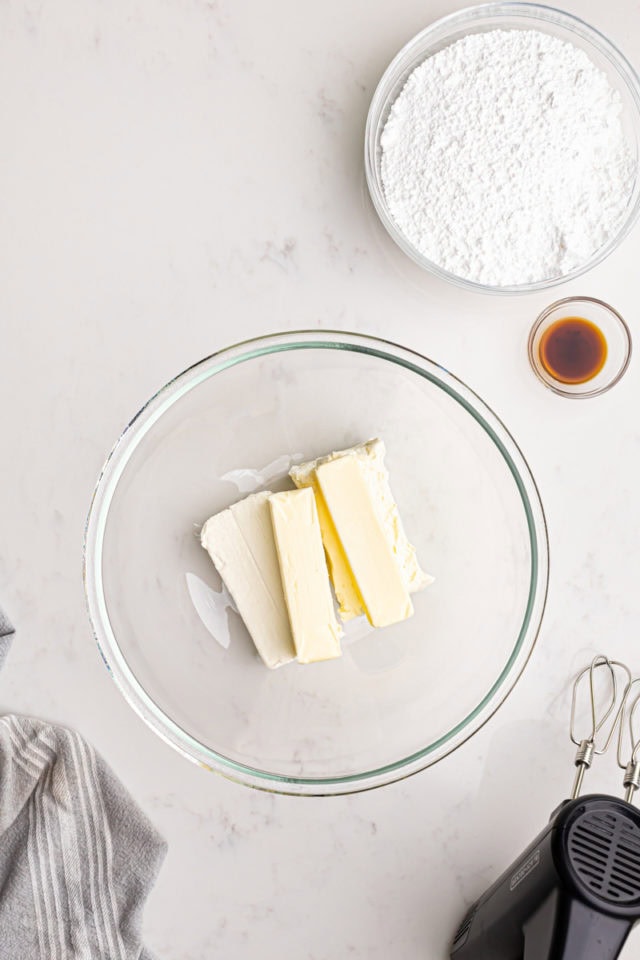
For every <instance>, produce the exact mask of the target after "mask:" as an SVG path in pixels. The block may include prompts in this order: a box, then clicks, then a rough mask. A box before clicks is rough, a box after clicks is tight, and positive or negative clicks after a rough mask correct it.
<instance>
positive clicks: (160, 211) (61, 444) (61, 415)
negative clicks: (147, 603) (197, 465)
mask: <svg viewBox="0 0 640 960" xmlns="http://www.w3.org/2000/svg"><path fill="white" fill-rule="evenodd" d="M456 6H457V5H456V4H455V3H453V2H450V0H431V2H429V3H426V4H425V3H424V2H423V0H422V2H419V0H406V2H404V3H402V4H389V3H388V2H380V0H369V2H367V3H363V2H352V3H347V4H345V3H340V2H338V0H326V2H325V3H322V4H316V5H301V4H300V3H296V2H293V0H274V2H273V3H271V4H269V5H265V4H264V3H260V2H257V0H242V2H238V0H236V2H232V0H211V2H205V0H157V2H152V0H111V2H109V3H105V2H97V0H88V2H86V0H83V2H80V0H62V2H59V3H57V4H54V3H46V2H44V0H13V2H12V0H5V2H3V3H2V4H1V5H0V71H1V75H2V80H3V83H2V89H3V96H2V97H1V98H0V129H1V130H2V136H3V147H2V151H1V152H0V191H1V194H2V201H1V208H2V216H1V217H0V252H1V261H2V282H0V330H1V332H2V374H1V376H0V411H1V415H0V421H1V423H2V480H1V484H2V486H1V494H2V495H1V498H0V530H1V541H0V598H1V600H2V603H3V604H4V605H5V606H6V608H7V611H8V612H9V613H10V615H11V617H12V618H13V619H14V621H15V622H16V624H17V626H18V629H19V635H18V638H17V639H16V641H15V644H14V647H13V650H12V654H11V657H10V660H9V663H8V665H7V667H6V669H5V671H4V673H3V675H2V676H1V677H0V709H1V710H13V711H21V712H26V713H33V714H36V715H38V716H42V717H45V718H50V719H52V720H56V721H61V722H65V723H68V724H71V725H74V726H76V727H77V728H78V729H79V730H81V731H82V732H83V733H84V734H85V735H86V736H87V737H88V738H89V739H90V740H92V742H93V743H94V744H95V745H96V747H97V748H98V749H99V750H100V751H101V752H102V753H103V754H104V756H105V757H106V759H107V760H108V761H109V762H110V763H111V764H112V766H113V767H114V768H115V770H116V771H117V772H118V774H119V775H120V776H121V778H122V779H123V781H124V782H125V783H126V784H127V785H128V787H129V788H130V790H131V791H132V793H133V795H134V796H135V797H136V799H137V800H138V802H139V803H140V804H141V805H142V807H143V808H144V809H145V810H146V811H147V812H148V814H149V816H150V817H151V818H152V819H153V821H154V822H155V823H156V824H157V826H158V827H159V828H160V830H161V831H162V832H163V833H164V834H165V836H166V837H167V839H168V841H169V853H168V856H167V860H166V862H165V865H164V868H163V870H162V873H161V876H160V879H159V882H158V884H157V886H156V888H155V890H154V891H153V894H152V896H151V898H150V900H149V904H148V909H147V913H146V923H145V927H146V931H147V939H148V943H149V945H150V946H151V947H152V948H154V949H155V950H156V951H157V952H158V954H159V956H160V957H180V958H181V960H204V958H207V960H208V958H211V957H218V956H219V957H225V958H230V957H232V958H234V960H249V958H254V957H257V956H260V957H265V958H276V957H283V956H284V957H299V958H305V960H329V958H331V960H342V958H351V957H353V958H367V960H377V958H385V960H386V958H388V957H393V960H418V958H425V957H426V958H429V960H443V958H444V957H445V956H446V945H447V943H448V941H449V938H450V936H451V934H452V931H453V930H454V928H455V926H456V924H457V923H458V921H459V919H460V917H461V914H462V912H463V910H464V908H465V905H466V903H467V902H469V901H470V900H471V899H472V898H474V897H475V896H477V895H478V894H479V893H481V892H482V891H483V889H484V887H485V886H486V884H487V883H488V882H489V881H490V880H491V879H492V878H493V877H494V876H495V875H496V872H497V871H498V870H499V869H501V868H502V867H504V866H506V865H507V863H509V862H510V861H511V859H512V858H513V857H514V856H515V855H516V854H517V853H518V852H519V851H520V849H521V848H522V847H523V845H524V844H525V843H526V842H527V841H528V840H529V839H530V837H531V836H532V834H533V831H535V830H537V829H538V828H539V827H540V826H541V825H542V824H543V822H544V821H545V819H546V817H547V816H548V813H549V812H550V810H551V809H552V808H553V807H554V806H555V805H556V803H557V802H558V801H559V800H560V799H561V798H562V797H563V796H564V795H565V794H566V792H567V787H568V784H569V782H570V779H571V776H572V756H573V755H572V749H571V747H570V745H569V743H568V740H567V734H566V726H567V714H568V696H567V680H568V677H569V675H570V673H572V672H573V671H574V670H575V669H576V668H577V666H578V665H581V664H582V663H583V662H584V661H585V660H586V658H587V656H588V651H593V650H596V649H604V650H606V651H608V652H611V654H615V655H617V656H621V657H627V658H629V659H630V660H631V661H632V662H633V664H634V666H635V669H636V670H640V652H639V648H638V642H637V635H638V623H639V619H640V590H638V575H639V573H640V565H639V563H638V541H639V537H638V534H639V526H640V498H638V496H637V490H638V481H637V473H638V469H639V468H640V425H639V422H638V414H637V410H638V409H639V408H640V373H639V371H638V364H637V361H636V362H632V365H631V368H630V371H629V372H628V374H627V376H626V378H625V379H624V380H623V382H622V383H621V384H620V385H619V386H618V387H616V389H615V390H613V391H612V392H611V394H610V395H608V396H606V397H604V398H602V399H599V400H592V401H584V402H575V403H574V402H568V401H564V400H561V399H558V398H555V397H553V396H552V395H551V394H549V393H547V392H545V390H544V389H543V388H542V387H541V386H540V385H539V384H538V382H537V381H536V380H535V379H534V377H533V375H532V374H531V373H530V372H529V370H528V367H527V362H526V356H525V345H526V336H527V332H528V328H529V326H530V324H531V322H532V320H533V318H534V317H535V315H536V313H537V312H538V311H539V309H540V308H541V307H542V306H543V305H545V304H546V303H547V302H548V301H549V299H550V297H549V296H548V295H544V294H543V295H535V296H529V297H526V298H522V299H515V298H506V299H499V300H496V299H491V298H485V297H481V296H477V295H472V294H469V293H465V292H462V291H459V290H456V289H453V288H450V287H449V286H447V285H445V284H443V283H441V282H438V281H436V280H435V279H431V278H429V277H428V276H425V275H423V274H422V273H421V272H420V271H419V270H418V268H417V267H414V266H413V265H412V264H411V263H410V262H408V261H407V260H406V259H405V258H404V257H403V256H402V254H401V253H400V252H399V251H398V250H397V249H395V248H394V246H393V245H392V243H391V241H390V240H389V239H388V238H387V237H386V235H385V234H384V232H383V230H382V228H381V227H380V226H379V224H378V223H377V221H376V218H375V216H374V214H373V212H372V209H371V206H370V203H369V201H368V198H367V195H366V189H365V184H364V177H363V170H362V160H361V154H362V135H363V128H364V121H365V115H366V109H367V105H368V101H369V98H370V96H371V94H372V92H373V89H374V86H375V83H376V81H377V79H378V77H379V75H380V74H381V72H382V70H383V69H384V67H385V66H386V64H387V62H388V61H389V59H390V58H391V57H392V56H393V54H394V53H395V52H396V50H397V49H398V48H399V46H400V45H401V44H402V43H403V42H404V41H405V40H406V39H407V38H409V37H410V36H411V35H412V34H413V33H414V32H416V31H417V30H418V29H419V28H421V27H423V26H424V25H426V24H427V23H428V22H429V21H431V20H432V19H434V18H436V17H437V16H440V15H442V14H444V13H447V12H449V11H451V10H453V9H455V8H456ZM567 7H568V8H569V9H570V10H571V11H573V12H576V13H578V14H581V15H583V16H584V17H585V18H586V19H588V20H589V21H590V22H592V23H593V24H594V25H595V26H597V27H599V28H600V29H602V30H604V31H605V32H606V33H607V34H609V36H610V37H611V38H612V39H613V40H614V42H617V43H618V44H619V45H620V46H621V47H622V48H623V50H624V51H625V52H626V53H627V55H628V56H629V57H630V58H631V59H632V60H633V61H634V62H635V63H636V64H639V63H640V28H639V27H638V21H637V9H636V5H635V4H631V3H629V2H628V0H609V2H608V3H607V4H606V5H604V6H603V5H602V4H601V3H599V2H598V0H568V2H567ZM637 245H638V231H637V230H636V231H635V233H634V234H632V236H631V237H630V238H629V239H627V240H626V242H625V243H624V245H623V246H622V247H621V249H620V250H619V251H618V252H617V253H616V254H615V255H614V256H613V257H611V258H610V259H609V261H608V262H606V263H605V264H603V265H601V266H600V267H599V268H597V269H596V270H594V271H593V272H592V273H591V274H589V275H588V276H587V277H585V278H584V279H582V280H580V281H578V282H576V283H574V284H571V285H569V286H567V287H566V288H563V290H562V293H563V294H565V293H566V294H569V293H573V292H575V293H586V294H590V295H594V296H599V297H602V298H604V299H608V300H610V301H611V302H612V303H613V304H615V305H616V306H617V307H618V308H619V309H620V310H621V311H622V313H623V314H624V315H625V316H626V317H627V319H628V321H629V323H630V325H631V327H632V330H633V332H634V334H637V331H638V321H637V315H638V311H637V304H638V294H639V293H640V281H639V280H638V264H637ZM300 326H337V327H339V328H342V329H353V330H358V331H362V332H368V333H372V334H382V335H384V336H386V337H389V338H391V339H395V340H397V341H399V342H401V343H404V344H407V345H409V346H412V347H414V348H417V349H419V350H421V351H422V352H424V353H426V354H427V355H429V356H431V357H432V358H434V359H436V360H438V361H440V362H441V363H443V364H445V365H447V366H448V367H449V368H450V369H452V370H453V371H454V372H455V373H457V374H458V375H459V376H461V377H462V378H463V379H465V380H466V381H467V382H468V383H469V384H470V385H471V386H473V387H474V388H475V389H476V390H477V391H478V392H479V393H480V394H481V395H482V396H483V397H484V398H485V399H486V400H487V401H488V403H489V404H490V405H491V406H493V408H494V409H495V410H496V411H497V412H498V413H499V414H500V415H501V416H502V417H503V418H504V419H505V421H506V422H507V424H508V426H509V427H510V429H511V430H512V432H513V433H514V435H515V437H516V438H517V440H518V441H519V443H520V444H521V446H522V448H523V450H524V452H525V455H526V456H527V457H528V459H529V462H530V464H531V466H532V469H533V471H534V474H535V476H536V478H537V480H538V482H539V485H540V489H541V492H542V497H543V500H544V503H545V506H546V510H547V514H548V521H549V529H550V537H551V549H552V577H551V590H550V596H549V605H548V609H547V614H546V618H545V621H544V625H543V629H542V632H541V636H540V639H539V643H538V646H537V648H536V650H535V653H534V656H533V658H532V660H531V662H530V664H529V666H528V668H527V670H526V672H525V675H524V677H523V678H522V680H521V682H520V684H519V685H518V687H517V689H516V692H515V693H514V694H513V695H512V696H511V697H510V699H509V700H508V702H507V703H506V705H505V706H504V707H503V708H502V709H501V710H500V711H499V713H498V715H497V716H496V717H495V718H494V719H493V720H492V721H491V722H490V723H489V724H488V725H487V726H486V727H485V728H484V729H483V730H482V731H481V732H480V733H479V734H478V735H477V736H476V737H474V738H473V739H472V740H471V741H470V742H469V743H468V744H467V745H466V746H464V747H463V748H461V749H460V750H459V751H458V752H457V753H456V754H454V755H453V756H452V757H450V758H448V759H447V760H445V761H444V762H442V763H440V764H438V765H437V766H436V767H434V768H432V769H430V770H427V771H425V772H424V773H422V774H419V775H418V776H416V777H414V778H413V779H412V780H409V781H406V782H403V783H400V784H397V785H394V786H390V787H387V788H384V789H382V790H379V791H374V792H372V793H368V794H363V795H360V796H352V797H349V798H337V799H331V800H325V801H322V800H297V799H292V798H279V797H274V796H270V795H267V794H262V793H253V792H250V791H248V790H245V789H244V788H242V787H239V786H236V785H234V784H231V783H228V782H226V781H224V780H222V779H220V778H218V777H215V776H213V775H208V774H207V773H205V772H204V771H202V770H200V769H198V768H196V767H194V766H192V765H190V764H189V763H187V762H186V761H185V760H183V759H182V758H181V757H179V756H178V755H177V754H175V753H174V752H173V751H172V750H171V749H170V748H169V747H167V746H165V745H164V744H163V743H162V742H160V741H159V740H158V739H156V737H155V736H154V735H153V734H152V733H151V732H150V731H149V730H147V728H146V727H145V726H144V725H143V724H142V722H141V721H140V720H138V718H137V717H136V716H135V715H134V714H133V713H132V712H131V711H130V709H129V708H128V707H127V705H126V704H125V703H124V701H123V700H122V698H121V697H120V695H119V693H118V692H117V690H116V688H115V686H114V685H113V684H112V682H111V680H110V679H109V676H108V674H107V672H106V670H105V669H104V667H103V665H102V663H101V661H100V658H99V656H98V653H97V650H96V647H95V644H94V642H93V638H92V634H91V629H90V627H89V624H88V621H87V617H86V613H85V607H84V597H83V586H82V577H81V548H82V537H83V526H84V520H85V515H86V512H87V508H88V504H89V499H90V496H91V492H92V488H93V484H94V481H95V479H96V476H97V474H98V471H99V469H100V466H101V463H102V461H103V458H104V456H105V454H106V452H107V451H108V450H109V448H110V447H111V445H112V443H113V441H114V440H115V438H116V437H117V435H118V434H119V432H120V430H121V428H122V427H123V425H124V424H125V423H126V421H127V419H128V418H129V416H130V415H131V414H132V413H133V412H134V411H135V410H136V409H137V408H138V407H139V406H140V405H141V403H142V402H143V401H144V400H145V399H147V397H148V396H149V395H150V394H151V393H152V392H153V391H154V390H155V389H156V388H157V387H158V386H159V385H161V384H162V383H164V382H165V381H166V380H167V379H168V378H169V377H171V376H172V375H173V374H174V373H176V372H177V371H179V370H181V369H182V368H184V367H186V366H187V365H189V364H190V363H192V362H193V361H195V360H197V359H199V358H200V357H202V356H204V355H206V354H208V353H211V352H212V351H213V350H215V349H217V348H219V347H222V346H224V345H226V344H228V343H230V342H233V341H236V340H238V339H241V338H244V337H248V336H251V335H256V334H260V333H266V332H271V331H273V330H277V329H289V328H295V327H300ZM618 783H619V780H618V773H617V771H616V770H615V769H614V767H613V765H612V763H609V761H608V759H607V760H606V761H605V762H604V763H603V765H602V767H601V770H600V772H597V771H594V774H593V776H592V778H591V779H590V787H592V788H596V787H602V788H604V789H607V788H609V789H612V790H614V791H616V792H617V791H618ZM498 824H499V826H498ZM634 944H635V951H636V952H637V950H638V945H639V944H640V937H635V938H634V939H633V940H631V941H629V945H628V947H627V949H626V951H625V953H624V956H625V957H626V958H630V957H632V956H633V955H634Z"/></svg>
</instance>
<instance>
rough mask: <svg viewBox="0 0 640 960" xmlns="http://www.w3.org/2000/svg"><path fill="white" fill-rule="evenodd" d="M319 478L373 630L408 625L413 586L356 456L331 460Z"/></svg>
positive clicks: (317, 471) (323, 467) (321, 466)
mask: <svg viewBox="0 0 640 960" xmlns="http://www.w3.org/2000/svg"><path fill="white" fill-rule="evenodd" d="M316 474H317V477H318V484H319V487H320V490H321V492H322V495H323V497H324V499H325V502H326V504H327V507H328V509H329V513H330V514H331V519H332V520H333V523H334V526H335V528H336V531H337V533H338V536H339V537H340V543H341V544H342V548H343V550H344V552H345V555H346V557H347V560H348V562H349V566H350V567H351V572H352V574H353V578H354V580H355V582H356V583H357V585H358V591H359V593H360V596H361V597H362V602H363V604H364V611H365V613H366V615H367V619H368V620H369V622H370V623H371V625H372V626H374V627H386V626H389V625H390V624H392V623H398V622H399V621H400V620H406V619H407V618H408V617H410V616H411V615H412V614H413V604H412V603H411V597H410V596H409V585H408V583H407V582H406V577H405V576H404V574H403V570H402V567H401V566H400V564H399V563H398V562H397V560H396V557H395V555H394V549H393V543H392V542H390V540H389V537H388V536H387V531H386V530H385V524H384V521H383V518H382V516H381V515H380V512H379V505H378V504H377V503H376V500H375V498H374V497H373V496H372V491H371V489H370V486H369V484H368V483H367V480H366V476H365V472H364V470H363V469H362V464H361V462H360V459H359V458H358V457H357V456H355V455H353V454H352V455H350V456H344V457H338V458H337V459H334V460H329V461H328V462H327V463H323V464H321V465H320V466H319V467H318V468H317V470H316Z"/></svg>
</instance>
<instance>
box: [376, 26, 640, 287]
mask: <svg viewBox="0 0 640 960" xmlns="http://www.w3.org/2000/svg"><path fill="white" fill-rule="evenodd" d="M621 114H622V104H621V100H620V95H619V94H618V93H617V91H615V90H613V88H612V87H611V85H610V83H609V80H608V78H607V77H606V75H605V74H604V73H603V72H602V71H600V70H598V69H597V68H596V66H595V65H594V64H593V63H592V61H591V60H590V59H589V58H588V56H587V55H586V54H585V53H584V52H583V51H581V50H579V49H578V48H577V47H575V46H573V45H572V44H569V43H565V42H563V41H561V40H559V39H557V38H555V37H552V36H550V35H548V34H545V33H541V32H539V31H535V30H492V31H489V32H487V33H476V34H470V35H468V36H466V37H464V38H463V39H462V40H458V41H457V42H456V43H453V44H452V45H451V46H449V47H446V48H445V49H443V50H441V51H439V52H438V53H436V54H434V55H433V56H431V57H429V58H428V59H427V60H425V61H424V63H422V64H421V65H420V66H418V67H417V68H416V69H415V70H414V71H413V73H412V74H411V75H410V76H409V78H408V80H407V82H406V84H405V86H404V88H403V90H402V92H401V93H400V95H399V96H398V98H397V99H396V101H395V103H394V104H393V106H392V108H391V112H390V114H389V117H388V119H387V122H386V125H385V127H384V130H383V132H382V136H381V147H382V158H381V173H382V182H383V187H384V192H385V197H386V200H387V204H388V206H389V210H390V212H391V215H392V217H393V219H394V220H395V222H396V224H397V226H398V227H399V229H400V230H401V231H402V233H403V234H404V235H405V236H406V237H407V238H408V239H409V240H410V241H411V242H412V244H413V245H414V246H415V247H416V248H417V249H418V250H419V251H420V252H421V253H422V254H423V255H424V256H425V257H428V258H429V259H430V260H432V261H433V262H434V263H436V264H438V265H439V266H441V267H443V268H444V269H446V270H449V271H451V272H452V273H455V274H457V275H458V276H461V277H465V278H467V279H470V280H474V281H477V282H479V283H483V284H490V285H495V286H509V285H515V284H524V283H534V282H537V281H540V280H544V279H547V278H552V277H558V276H563V275H565V274H567V273H569V272H570V271H571V270H573V269H575V268H576V267H578V266H580V265H581V264H583V263H584V262H585V261H587V260H588V259H589V258H590V257H591V256H593V254H594V253H596V252H597V251H598V250H599V249H600V248H601V247H602V246H603V245H604V244H606V243H607V241H608V240H610V239H611V238H612V237H613V236H614V235H615V233H616V231H617V230H618V229H619V227H620V225H621V222H622V220H623V219H624V216H625V212H626V209H627V205H628V201H629V196H630V194H631V192H632V189H633V185H634V181H635V176H636V157H635V153H634V151H633V150H632V148H631V145H630V143H629V142H628V141H627V138H626V136H625V133H624V130H623V125H622V122H621Z"/></svg>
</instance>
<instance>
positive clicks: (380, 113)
mask: <svg viewBox="0 0 640 960" xmlns="http://www.w3.org/2000/svg"><path fill="white" fill-rule="evenodd" d="M497 29H500V30H538V31H540V32H542V33H548V34H551V35H552V36H554V37H557V38H558V39H560V40H563V41H565V42H567V43H572V44H573V45H574V46H576V47H578V48H579V49H581V50H583V51H584V52H585V53H586V54H587V56H588V57H589V58H590V59H591V61H592V62H593V63H594V64H595V65H596V66H597V67H598V68H599V69H600V70H602V71H603V72H604V73H605V74H606V75H607V77H608V79H609V82H610V84H611V86H612V87H613V89H614V90H617V91H618V92H619V94H620V97H621V99H622V105H623V125H624V128H625V130H626V133H627V136H628V139H629V143H630V144H631V145H632V147H633V148H634V149H635V156H636V164H637V169H640V80H639V79H638V75H637V74H636V72H635V70H634V69H633V67H632V66H631V65H630V63H629V61H628V60H627V59H626V57H624V55H623V54H622V53H621V52H620V51H619V50H618V49H617V48H616V47H615V46H614V45H613V44H612V43H611V42H610V41H609V40H608V39H607V38H606V37H605V36H603V34H601V33H599V31H597V30H595V29H594V28H593V27H591V26H589V25H588V24H587V23H584V22H583V21H582V20H580V19H579V18H578V17H574V16H572V15H571V14H570V13H565V12H564V11H562V10H556V9H555V8H553V7H547V6H543V5H541V4H536V3H486V4H481V5H479V6H477V7H469V8H467V9H464V10H459V11H457V12H456V13H453V14H451V15H450V16H447V17H443V18H442V19H441V20H437V21H436V22H435V23H433V24H431V26H429V27H427V28H426V29H425V30H423V31H422V32H421V33H419V34H417V35H416V36H415V37H414V38H413V39H412V40H410V41H409V43H407V44H406V46H404V47H403V48H402V50H400V52H399V53H398V54H397V56H396V57H395V58H394V59H393V60H392V61H391V63H390V64H389V66H388V67H387V69H386V71H385V72H384V74H383V76H382V79H381V80H380V82H379V84H378V86H377V88H376V91H375V93H374V95H373V99H372V101H371V106H370V107H369V113H368V116H367V124H366V131H365V148H364V154H365V156H364V159H365V172H366V178H367V184H368V187H369V193H370V195H371V199H372V201H373V205H374V207H375V209H376V211H377V213H378V216H379V217H380V220H381V221H382V223H383V225H384V227H385V228H386V230H387V232H388V233H389V235H390V236H391V238H392V239H393V240H394V241H395V242H396V243H397V245H398V246H399V247H400V249H401V250H403V251H404V252H405V253H406V254H407V255H408V256H409V257H411V259H412V260H414V261H415V263H417V264H418V265H419V266H421V267H423V268H424V269H425V270H429V271H430V272H431V273H433V274H435V275H436V276H438V277H442V278H443V279H444V280H449V281H450V282H452V283H454V284H457V285H458V286H461V287H465V288H467V289H469V290H476V291H478V292H480V293H503V294H514V293H528V292H531V291H533V290H544V289H547V288H549V287H554V286H557V285H558V284H560V283H565V282H566V281H568V280H573V279H575V278H576V277H579V276H581V275H582V274H583V273H586V272H587V271H588V270H591V268H592V267H595V266H596V265H597V264H598V263H600V262H601V261H602V260H604V259H605V258H606V257H608V256H609V254H610V253H612V252H613V251H614V250H615V249H616V247H618V245H619V244H620V243H621V242H622V240H623V239H624V238H625V237H626V236H627V234H628V233H629V231H630V230H631V228H632V226H633V225H634V223H635V221H636V219H637V217H638V213H639V212H640V175H639V174H637V175H636V181H635V184H634V187H633V190H632V192H631V195H630V197H629V204H628V207H627V213H626V216H625V218H624V220H623V221H622V223H621V225H620V229H619V230H618V232H617V234H616V235H615V236H614V237H613V238H612V239H611V240H610V241H609V242H608V243H606V244H605V245H604V246H603V247H601V248H600V249H599V250H598V251H596V253H594V255H593V256H592V257H591V258H590V259H589V260H587V261H585V262H584V263H583V264H581V265H580V266H578V267H576V268H575V270H572V271H571V272H570V273H567V274H565V275H564V276H561V277H551V278H549V279H546V280H540V281H537V282H536V283H523V284H515V285H509V286H507V285H505V286H491V285H488V284H482V283H478V282H476V281H474V280H467V279H466V278H464V277H460V276H457V275H456V274H454V273H451V272H450V271H448V270H444V269H443V268H442V267H440V266H438V264H436V263H434V262H433V261H431V260H429V259H428V258H427V257H425V256H424V255H423V254H422V253H420V251H419V250H417V249H416V247H415V246H414V245H413V244H412V243H411V241H410V240H408V239H407V237H406V236H405V235H404V234H403V233H402V231H401V230H400V228H399V227H398V226H396V223H395V221H394V219H393V217H392V215H391V213H390V211H389V208H388V206H387V202H386V199H385V194H384V187H383V184H382V175H381V169H380V162H381V155H382V151H381V147H380V137H381V134H382V131H383V129H384V126H385V123H386V122H387V117H388V116H389V111H390V110H391V107H392V106H393V103H394V102H395V100H396V98H397V97H398V94H399V93H400V92H401V90H402V88H403V87H404V85H405V82H406V80H407V78H408V76H409V74H410V73H412V71H413V70H415V68H416V67H417V66H419V64H421V63H423V62H424V61H425V60H426V59H427V58H428V57H430V56H433V54H435V53H437V52H438V51H439V50H442V49H443V48H444V47H448V46H450V45H451V44H452V43H455V42H456V40H460V39H461V38H462V37H465V36H467V35H468V34H470V33H482V32H486V31H488V30H497Z"/></svg>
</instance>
